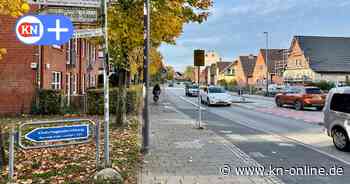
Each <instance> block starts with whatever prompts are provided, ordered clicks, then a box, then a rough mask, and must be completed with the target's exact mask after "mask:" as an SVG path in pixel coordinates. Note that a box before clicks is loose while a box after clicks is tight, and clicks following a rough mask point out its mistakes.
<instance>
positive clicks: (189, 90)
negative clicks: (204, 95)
mask: <svg viewBox="0 0 350 184" xmlns="http://www.w3.org/2000/svg"><path fill="white" fill-rule="evenodd" d="M185 94H186V96H198V95H199V87H198V85H191V84H190V85H186V87H185Z"/></svg>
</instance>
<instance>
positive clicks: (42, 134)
mask: <svg viewBox="0 0 350 184" xmlns="http://www.w3.org/2000/svg"><path fill="white" fill-rule="evenodd" d="M25 138H26V139H27V140H30V141H33V142H57V141H70V140H77V139H87V138H89V125H70V126H57V127H44V128H36V129H34V130H32V131H30V132H29V133H27V134H26V135H25Z"/></svg>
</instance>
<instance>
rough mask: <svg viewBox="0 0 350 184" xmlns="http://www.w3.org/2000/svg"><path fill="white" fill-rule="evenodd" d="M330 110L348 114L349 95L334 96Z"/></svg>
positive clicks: (349, 105)
mask: <svg viewBox="0 0 350 184" xmlns="http://www.w3.org/2000/svg"><path fill="white" fill-rule="evenodd" d="M331 110H333V111H337V112H344V113H350V94H334V95H333V98H332V101H331Z"/></svg>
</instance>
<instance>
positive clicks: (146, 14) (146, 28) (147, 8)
mask: <svg viewBox="0 0 350 184" xmlns="http://www.w3.org/2000/svg"><path fill="white" fill-rule="evenodd" d="M144 38H145V40H144V57H143V58H144V61H143V64H144V66H143V80H144V85H145V86H144V87H145V96H144V101H143V103H144V104H143V121H144V122H143V126H142V136H143V142H142V151H143V153H148V146H149V126H150V125H149V124H150V122H149V112H148V89H149V80H148V78H149V73H148V69H149V68H148V64H149V47H150V4H149V0H144Z"/></svg>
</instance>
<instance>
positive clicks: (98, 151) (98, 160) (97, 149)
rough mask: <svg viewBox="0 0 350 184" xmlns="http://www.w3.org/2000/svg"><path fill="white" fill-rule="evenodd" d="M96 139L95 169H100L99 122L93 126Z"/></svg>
mask: <svg viewBox="0 0 350 184" xmlns="http://www.w3.org/2000/svg"><path fill="white" fill-rule="evenodd" d="M95 131H96V134H95V136H96V137H95V139H96V169H98V168H99V167H100V121H99V120H97V121H96V125H95Z"/></svg>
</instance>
